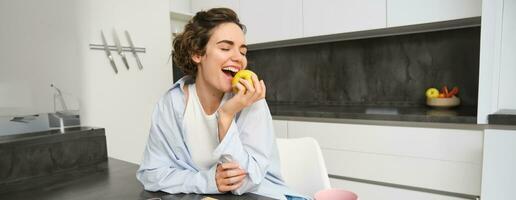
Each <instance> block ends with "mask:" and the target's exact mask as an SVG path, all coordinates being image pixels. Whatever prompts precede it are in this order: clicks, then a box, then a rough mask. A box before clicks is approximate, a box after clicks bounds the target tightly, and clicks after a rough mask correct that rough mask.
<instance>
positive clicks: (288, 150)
mask: <svg viewBox="0 0 516 200" xmlns="http://www.w3.org/2000/svg"><path fill="white" fill-rule="evenodd" d="M276 142H277V144H278V150H279V157H280V167H281V175H282V176H283V179H284V181H285V183H286V184H287V186H289V188H291V189H293V190H294V191H296V192H299V193H301V194H304V195H306V196H310V197H313V196H314V194H315V193H316V192H317V191H319V190H322V189H329V188H331V185H330V179H329V178H328V172H327V171H326V165H325V164H324V159H323V156H322V152H321V149H320V147H319V144H318V143H317V141H316V140H315V139H313V138H309V137H305V138H294V139H281V138H280V139H276Z"/></svg>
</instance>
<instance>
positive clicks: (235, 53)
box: [231, 49, 245, 62]
mask: <svg viewBox="0 0 516 200" xmlns="http://www.w3.org/2000/svg"><path fill="white" fill-rule="evenodd" d="M244 57H245V56H244V55H242V53H240V51H239V50H238V49H237V50H235V51H233V53H232V55H231V60H233V61H238V62H240V61H242V59H244Z"/></svg>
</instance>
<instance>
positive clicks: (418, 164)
mask: <svg viewBox="0 0 516 200" xmlns="http://www.w3.org/2000/svg"><path fill="white" fill-rule="evenodd" d="M322 152H323V156H324V160H325V163H326V168H327V170H328V173H329V174H332V175H337V176H344V177H352V178H358V179H364V180H372V181H378V182H385V183H392V184H398V185H406V186H412V187H419V188H427V189H432V190H439V191H447V192H454V193H461V194H468V195H480V185H481V177H482V167H481V165H475V164H470V163H462V162H450V161H440V160H432V159H425V158H415V157H403V156H393V155H385V154H384V155H382V154H371V153H361V152H351V151H337V150H329V149H322Z"/></svg>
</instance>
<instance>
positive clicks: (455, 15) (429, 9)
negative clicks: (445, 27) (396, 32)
mask: <svg viewBox="0 0 516 200" xmlns="http://www.w3.org/2000/svg"><path fill="white" fill-rule="evenodd" d="M481 13H482V1H481V0H387V27H394V26H404V25H412V24H422V23H430V22H438V21H447V20H454V19H461V18H469V17H478V16H480V15H481Z"/></svg>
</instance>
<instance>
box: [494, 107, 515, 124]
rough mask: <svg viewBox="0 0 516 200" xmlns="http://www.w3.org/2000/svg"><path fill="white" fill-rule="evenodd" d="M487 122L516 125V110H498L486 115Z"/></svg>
mask: <svg viewBox="0 0 516 200" xmlns="http://www.w3.org/2000/svg"><path fill="white" fill-rule="evenodd" d="M487 121H488V122H489V124H496V125H516V110H499V111H498V112H496V113H493V114H491V115H489V116H488V118H487Z"/></svg>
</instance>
